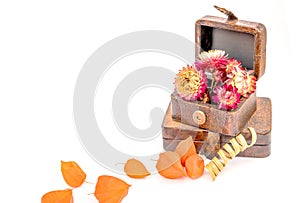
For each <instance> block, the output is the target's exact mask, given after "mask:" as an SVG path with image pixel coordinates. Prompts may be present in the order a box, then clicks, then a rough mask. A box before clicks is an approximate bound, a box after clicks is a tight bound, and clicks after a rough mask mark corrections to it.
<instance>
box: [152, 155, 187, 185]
mask: <svg viewBox="0 0 300 203" xmlns="http://www.w3.org/2000/svg"><path fill="white" fill-rule="evenodd" d="M156 169H157V171H158V173H159V174H160V175H162V176H164V177H165V178H170V179H176V178H181V177H184V176H185V172H184V169H183V167H182V165H181V162H180V157H179V155H178V154H177V153H176V152H170V151H167V152H163V153H161V154H160V155H159V159H158V160H157V163H156Z"/></svg>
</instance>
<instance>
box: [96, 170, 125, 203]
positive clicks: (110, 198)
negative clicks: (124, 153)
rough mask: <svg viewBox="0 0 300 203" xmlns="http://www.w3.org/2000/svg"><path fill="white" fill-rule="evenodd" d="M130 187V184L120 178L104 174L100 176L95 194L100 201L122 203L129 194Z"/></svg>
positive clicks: (102, 202) (101, 202)
mask: <svg viewBox="0 0 300 203" xmlns="http://www.w3.org/2000/svg"><path fill="white" fill-rule="evenodd" d="M129 187H130V185H128V184H127V183H126V182H124V181H123V180H121V179H119V178H116V177H113V176H108V175H103V176H99V177H98V181H97V184H96V188H95V193H94V195H95V197H96V199H97V200H98V201H99V203H120V202H121V201H122V199H123V198H124V197H125V196H126V195H127V193H128V189H129Z"/></svg>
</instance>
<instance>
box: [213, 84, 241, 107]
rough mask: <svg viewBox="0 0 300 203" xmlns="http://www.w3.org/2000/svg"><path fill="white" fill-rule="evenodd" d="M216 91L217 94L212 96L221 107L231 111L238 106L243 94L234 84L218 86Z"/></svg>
mask: <svg viewBox="0 0 300 203" xmlns="http://www.w3.org/2000/svg"><path fill="white" fill-rule="evenodd" d="M214 93H215V94H216V95H214V96H213V97H212V98H213V101H214V102H215V103H217V104H218V105H219V106H218V108H219V109H224V110H227V111H230V110H232V109H235V108H237V105H238V104H239V103H240V97H241V95H240V94H239V93H238V92H237V88H236V87H233V86H232V85H227V84H225V85H224V86H223V87H221V86H217V87H216V89H215V90H214Z"/></svg>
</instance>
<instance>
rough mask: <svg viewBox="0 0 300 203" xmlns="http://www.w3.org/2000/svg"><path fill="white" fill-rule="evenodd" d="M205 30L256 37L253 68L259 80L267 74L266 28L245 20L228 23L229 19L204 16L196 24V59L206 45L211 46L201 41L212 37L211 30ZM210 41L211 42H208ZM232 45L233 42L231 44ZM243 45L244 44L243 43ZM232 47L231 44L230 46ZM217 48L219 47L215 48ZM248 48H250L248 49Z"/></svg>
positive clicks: (233, 54) (237, 52)
mask: <svg viewBox="0 0 300 203" xmlns="http://www.w3.org/2000/svg"><path fill="white" fill-rule="evenodd" d="M204 28H213V29H224V30H228V31H235V32H239V33H245V34H250V35H252V36H253V37H254V41H253V42H254V44H253V47H254V56H249V57H253V67H251V69H253V70H254V75H255V76H256V78H257V79H259V78H260V77H262V76H263V74H264V73H265V67H266V42H267V30H266V27H265V26H264V25H263V24H261V23H257V22H250V21H245V20H236V21H227V18H222V17H216V16H204V17H203V18H201V19H199V20H198V21H196V23H195V43H196V47H195V57H196V59H199V56H198V55H199V53H200V52H201V51H202V50H203V49H204V50H205V48H204V45H203V44H204V43H208V44H211V42H207V40H206V41H203V40H202V41H201V39H202V36H203V35H209V36H210V35H212V33H207V32H212V31H211V29H204ZM208 41H209V40H208ZM229 43H231V42H229ZM241 43H243V42H241ZM229 45H230V44H229ZM214 48H217V47H214ZM246 48H248V47H246ZM239 52H243V50H236V52H235V53H229V55H232V56H235V54H237V55H238V54H239Z"/></svg>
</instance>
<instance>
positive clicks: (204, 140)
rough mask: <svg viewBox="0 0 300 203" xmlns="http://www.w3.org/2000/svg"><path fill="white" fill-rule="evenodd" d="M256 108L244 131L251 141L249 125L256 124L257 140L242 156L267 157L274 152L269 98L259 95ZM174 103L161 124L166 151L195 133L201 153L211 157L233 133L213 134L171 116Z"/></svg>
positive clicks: (196, 142) (193, 136)
mask: <svg viewBox="0 0 300 203" xmlns="http://www.w3.org/2000/svg"><path fill="white" fill-rule="evenodd" d="M256 102H257V110H256V112H255V113H254V114H253V116H252V117H251V118H250V119H249V121H248V122H247V124H246V125H245V126H244V128H243V129H242V130H241V133H242V134H243V135H244V136H245V138H246V139H247V140H249V142H250V140H251V135H250V133H249V132H248V129H247V128H248V127H253V128H254V129H255V130H256V133H257V142H256V144H255V145H254V146H252V147H250V148H248V149H246V150H245V151H244V152H241V153H240V154H239V155H238V156H242V157H259V158H263V157H267V156H269V155H270V153H271V130H272V104H271V100H270V99H269V98H256ZM171 109H172V107H171V104H170V105H169V107H168V110H167V112H166V114H165V118H164V121H163V123H162V134H163V145H164V149H165V150H174V149H175V148H176V146H177V145H178V143H179V142H180V141H182V140H184V139H186V138H187V137H188V136H192V138H193V140H194V144H195V146H196V149H197V151H198V152H200V153H201V154H202V155H205V156H206V157H207V158H212V157H213V156H214V155H215V153H216V152H217V151H218V150H219V149H220V147H222V146H223V145H224V144H226V143H228V142H229V140H230V139H231V138H232V136H235V135H233V134H232V135H224V134H218V133H213V132H211V131H209V130H205V129H201V128H198V127H194V126H191V125H187V124H183V123H181V122H178V121H175V120H173V119H172V116H171V111H172V110H171Z"/></svg>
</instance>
